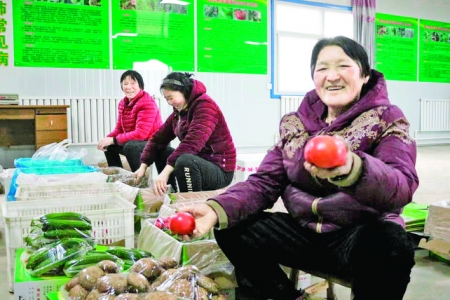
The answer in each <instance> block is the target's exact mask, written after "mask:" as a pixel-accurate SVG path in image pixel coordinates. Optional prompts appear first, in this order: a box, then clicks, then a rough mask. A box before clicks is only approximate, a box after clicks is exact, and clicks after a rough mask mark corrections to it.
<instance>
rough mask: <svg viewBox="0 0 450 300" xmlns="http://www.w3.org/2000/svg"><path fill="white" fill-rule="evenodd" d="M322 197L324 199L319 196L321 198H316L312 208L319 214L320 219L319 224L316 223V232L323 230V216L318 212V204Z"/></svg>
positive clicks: (314, 212)
mask: <svg viewBox="0 0 450 300" xmlns="http://www.w3.org/2000/svg"><path fill="white" fill-rule="evenodd" d="M320 199H322V198H320V197H319V198H316V199H314V201H313V203H312V204H311V210H312V212H313V214H315V215H316V216H318V220H317V224H316V232H317V233H321V232H322V223H323V217H321V216H320V215H319V213H318V212H317V205H319V201H320Z"/></svg>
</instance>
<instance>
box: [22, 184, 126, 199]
mask: <svg viewBox="0 0 450 300" xmlns="http://www.w3.org/2000/svg"><path fill="white" fill-rule="evenodd" d="M119 193H120V192H119V191H118V189H117V186H116V185H115V184H114V183H102V184H64V185H61V184H52V185H45V186H33V185H27V186H19V187H18V188H17V191H16V200H17V201H28V200H43V199H52V198H67V197H69V198H70V197H84V196H87V197H89V196H96V195H100V196H105V195H115V194H119Z"/></svg>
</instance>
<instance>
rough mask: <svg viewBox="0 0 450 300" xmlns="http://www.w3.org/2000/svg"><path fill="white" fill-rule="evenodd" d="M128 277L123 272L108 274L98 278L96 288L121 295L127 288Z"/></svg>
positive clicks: (103, 291)
mask: <svg viewBox="0 0 450 300" xmlns="http://www.w3.org/2000/svg"><path fill="white" fill-rule="evenodd" d="M127 286H128V285H127V278H126V276H125V275H123V274H106V275H105V276H103V277H101V278H100V279H99V280H97V283H96V284H95V288H96V289H97V290H98V291H99V292H100V293H108V294H110V295H112V294H115V295H119V294H121V293H124V292H125V291H126V290H127Z"/></svg>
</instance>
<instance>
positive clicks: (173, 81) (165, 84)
mask: <svg viewBox="0 0 450 300" xmlns="http://www.w3.org/2000/svg"><path fill="white" fill-rule="evenodd" d="M192 76H194V74H191V73H187V72H185V73H183V72H172V73H170V74H169V75H167V76H166V78H164V79H163V81H162V83H161V86H160V87H159V90H162V89H165V90H168V91H178V92H180V93H182V94H183V96H184V98H185V99H186V101H187V100H189V97H190V96H191V92H192V87H193V86H194V80H193V79H191V77H192Z"/></svg>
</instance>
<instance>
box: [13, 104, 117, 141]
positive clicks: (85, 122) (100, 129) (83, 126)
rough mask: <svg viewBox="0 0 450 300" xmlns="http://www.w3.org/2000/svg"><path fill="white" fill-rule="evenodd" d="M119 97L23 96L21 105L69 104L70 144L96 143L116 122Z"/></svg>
mask: <svg viewBox="0 0 450 300" xmlns="http://www.w3.org/2000/svg"><path fill="white" fill-rule="evenodd" d="M119 101H120V99H115V98H70V99H64V98H25V99H20V104H21V105H69V106H70V108H69V109H68V113H67V129H68V130H67V131H68V138H69V139H70V140H71V142H72V144H81V145H83V144H97V143H98V141H99V140H100V139H101V138H103V137H105V136H106V135H107V134H108V133H110V132H111V131H112V130H113V129H114V126H115V125H116V122H117V108H118V105H119Z"/></svg>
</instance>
